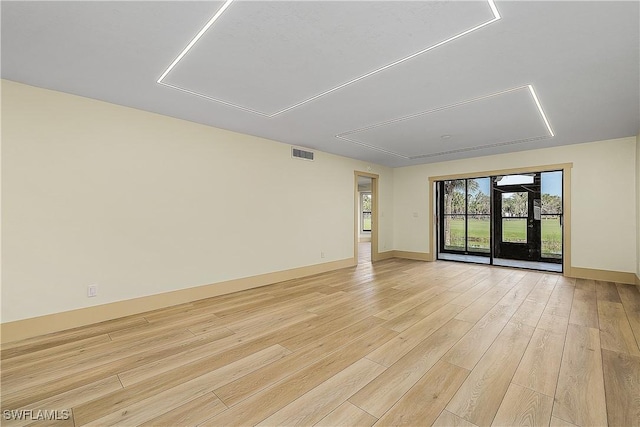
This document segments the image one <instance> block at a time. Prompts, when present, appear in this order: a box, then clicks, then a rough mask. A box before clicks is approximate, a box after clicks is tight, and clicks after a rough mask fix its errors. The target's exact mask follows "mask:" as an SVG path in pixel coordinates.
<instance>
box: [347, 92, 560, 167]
mask: <svg viewBox="0 0 640 427" xmlns="http://www.w3.org/2000/svg"><path fill="white" fill-rule="evenodd" d="M523 89H527V90H528V91H529V93H530V94H531V97H532V99H533V101H534V103H535V105H536V108H537V109H538V112H539V113H540V117H541V118H542V120H543V122H544V125H545V127H546V128H547V131H548V132H549V134H548V135H542V136H536V137H532V138H525V139H518V140H513V141H503V142H497V143H493V144H487V145H479V146H475V147H468V148H460V149H456V150H450V151H443V152H439V153H431V154H421V155H417V156H405V155H402V154H400V153H397V152H394V151H391V150H387V149H384V148H380V147H376V146H374V145H371V144H367V143H364V142H362V141H359V140H357V139H353V138H349V137H348V136H349V135H353V134H356V133H360V132H365V131H368V130H372V129H375V128H378V127H381V126H388V125H391V124H395V123H399V122H403V121H407V120H411V119H414V118H416V117H420V116H424V115H427V114H432V113H437V112H439V111H444V110H449V109H451V108H455V107H460V106H462V105H466V104H471V103H473V102H477V101H481V100H483V99H488V98H493V97H496V96H499V95H504V94H507V93H510V92H515V91H518V90H523ZM554 136H555V134H554V132H553V130H552V129H551V125H550V124H549V120H548V119H547V115H546V114H545V112H544V110H543V108H542V104H541V103H540V100H539V99H538V96H537V95H536V91H535V89H534V88H533V85H530V84H529V85H525V86H518V87H514V88H510V89H505V90H502V91H500V92H495V93H490V94H487V95H482V96H478V97H476V98H471V99H467V100H464V101H460V102H456V103H454V104H449V105H445V106H442V107H437V108H433V109H431V110H427V111H420V112H418V113H413V114H409V115H407V116H402V117H398V118H395V119H391V120H386V121H383V122H379V123H375V124H372V125H370V126H365V127H361V128H358V129H353V130H350V131H347V132H342V133H339V134H337V135H335V137H336V138H338V139H341V140H343V141H347V142H350V143H352V144H357V145H360V146H362V147H366V148H369V149H371V150H375V151H378V152H381V153H385V154H390V155H392V156H396V157H400V158H402V159H405V160H414V159H422V158H428V157H435V156H442V155H445V154H454V153H459V152H465V151H475V150H481V149H485V148H494V147H500V146H504V145H511V144H521V143H525V142H532V141H538V140H542V139H549V138H553V137H554Z"/></svg>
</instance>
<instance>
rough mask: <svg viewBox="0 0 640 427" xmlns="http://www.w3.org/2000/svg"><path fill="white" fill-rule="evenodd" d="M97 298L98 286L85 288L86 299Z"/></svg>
mask: <svg viewBox="0 0 640 427" xmlns="http://www.w3.org/2000/svg"><path fill="white" fill-rule="evenodd" d="M97 296H98V285H89V286H87V297H89V298H92V297H97Z"/></svg>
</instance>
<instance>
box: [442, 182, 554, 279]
mask: <svg viewBox="0 0 640 427" xmlns="http://www.w3.org/2000/svg"><path fill="white" fill-rule="evenodd" d="M436 191H437V217H438V252H437V254H438V256H437V258H438V259H443V260H451V261H467V262H476V263H481V264H492V265H500V266H505V267H520V268H529V269H535V270H544V271H554V272H562V271H563V260H564V250H563V248H564V241H563V240H564V239H563V234H564V233H563V218H564V217H563V215H564V213H563V200H564V197H563V196H564V195H563V171H562V170H555V171H545V172H530V173H520V174H509V175H491V176H485V177H477V178H464V179H455V180H443V181H437V185H436Z"/></svg>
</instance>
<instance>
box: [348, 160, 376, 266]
mask: <svg viewBox="0 0 640 427" xmlns="http://www.w3.org/2000/svg"><path fill="white" fill-rule="evenodd" d="M353 174H354V176H353V181H354V196H353V200H354V215H353V230H354V233H353V261H354V263H355V264H358V243H359V237H360V228H359V227H358V219H359V216H360V197H358V177H359V176H362V177H365V178H371V262H374V261H378V260H379V258H380V255H379V253H378V180H379V179H380V175H378V174H375V173H370V172H363V171H353Z"/></svg>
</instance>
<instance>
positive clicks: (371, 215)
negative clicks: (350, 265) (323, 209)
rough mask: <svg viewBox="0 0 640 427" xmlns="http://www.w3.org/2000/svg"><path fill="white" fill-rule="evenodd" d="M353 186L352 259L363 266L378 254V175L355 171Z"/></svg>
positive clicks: (373, 259)
mask: <svg viewBox="0 0 640 427" xmlns="http://www.w3.org/2000/svg"><path fill="white" fill-rule="evenodd" d="M355 185H356V188H355V196H356V197H355V214H356V215H355V222H354V224H355V231H356V232H355V242H354V259H355V261H356V263H357V264H365V263H371V262H372V261H375V260H376V256H377V254H378V250H377V249H378V247H377V242H378V224H377V195H378V194H377V193H378V175H375V174H370V173H366V172H357V171H356V173H355Z"/></svg>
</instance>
